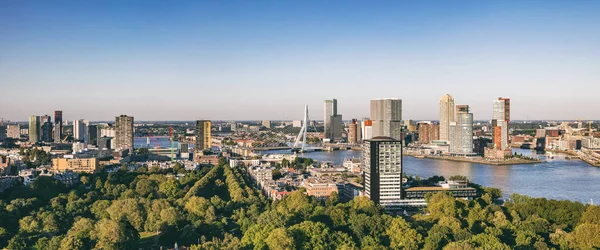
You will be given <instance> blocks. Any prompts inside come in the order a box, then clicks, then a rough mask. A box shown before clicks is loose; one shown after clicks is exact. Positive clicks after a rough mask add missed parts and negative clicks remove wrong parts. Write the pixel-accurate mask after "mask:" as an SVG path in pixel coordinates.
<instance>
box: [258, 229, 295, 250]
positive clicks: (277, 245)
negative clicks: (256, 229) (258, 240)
mask: <svg viewBox="0 0 600 250" xmlns="http://www.w3.org/2000/svg"><path fill="white" fill-rule="evenodd" d="M265 242H266V243H267V246H268V247H269V249H273V250H292V249H295V248H296V247H295V245H294V239H293V238H292V237H291V236H290V235H289V232H288V231H287V230H286V229H285V228H277V229H275V230H273V231H271V233H270V234H269V237H267V239H266V240H265Z"/></svg>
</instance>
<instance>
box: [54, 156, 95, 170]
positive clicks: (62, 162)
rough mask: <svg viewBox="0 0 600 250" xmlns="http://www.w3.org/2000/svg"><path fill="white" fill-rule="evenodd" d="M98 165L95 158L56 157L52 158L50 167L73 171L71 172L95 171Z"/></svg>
mask: <svg viewBox="0 0 600 250" xmlns="http://www.w3.org/2000/svg"><path fill="white" fill-rule="evenodd" d="M97 166H98V159H96V158H75V159H65V158H56V159H52V168H53V169H54V171H58V172H63V171H73V172H86V173H94V172H96V169H97Z"/></svg>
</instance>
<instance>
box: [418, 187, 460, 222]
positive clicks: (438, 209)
mask: <svg viewBox="0 0 600 250" xmlns="http://www.w3.org/2000/svg"><path fill="white" fill-rule="evenodd" d="M425 199H426V200H427V210H428V211H429V214H430V215H431V217H433V218H442V217H444V216H449V217H456V203H455V202H456V201H455V200H454V197H452V195H451V194H449V193H447V192H439V193H435V194H427V195H426V197H425Z"/></svg>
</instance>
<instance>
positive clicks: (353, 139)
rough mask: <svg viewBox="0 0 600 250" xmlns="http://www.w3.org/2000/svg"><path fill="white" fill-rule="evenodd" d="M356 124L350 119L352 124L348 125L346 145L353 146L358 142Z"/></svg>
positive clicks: (354, 120)
mask: <svg viewBox="0 0 600 250" xmlns="http://www.w3.org/2000/svg"><path fill="white" fill-rule="evenodd" d="M359 133H360V132H359V130H358V123H357V121H356V119H352V122H350V124H349V125H348V143H352V144H355V143H357V142H358V134H359Z"/></svg>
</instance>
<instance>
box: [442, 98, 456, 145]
mask: <svg viewBox="0 0 600 250" xmlns="http://www.w3.org/2000/svg"><path fill="white" fill-rule="evenodd" d="M452 122H454V98H452V96H451V95H449V94H445V95H444V96H442V98H441V99H440V140H442V141H450V123H452Z"/></svg>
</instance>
